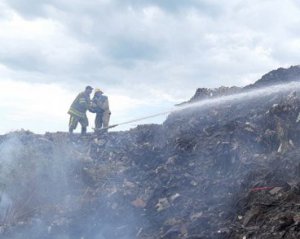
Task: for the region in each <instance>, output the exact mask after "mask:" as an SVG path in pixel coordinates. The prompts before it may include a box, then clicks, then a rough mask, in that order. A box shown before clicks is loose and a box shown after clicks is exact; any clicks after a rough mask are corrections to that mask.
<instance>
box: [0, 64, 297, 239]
mask: <svg viewBox="0 0 300 239" xmlns="http://www.w3.org/2000/svg"><path fill="white" fill-rule="evenodd" d="M292 69H293V70H294V68H292ZM275 75H276V76H277V74H275ZM282 81H283V82H284V79H282ZM258 84H259V83H258ZM229 89H233V90H234V91H235V90H236V88H229ZM201 92H204V94H205V99H207V98H209V97H214V96H213V95H210V94H207V92H209V90H208V91H205V90H201V91H199V90H198V92H197V93H196V95H195V96H194V97H192V100H191V102H197V100H198V101H199V100H200V101H201V100H203V96H202V95H201ZM224 102H225V103H224ZM224 102H222V98H221V99H220V101H218V103H215V104H213V105H209V107H196V106H195V107H193V108H189V109H185V110H181V111H178V112H175V113H172V114H170V115H169V116H168V118H167V119H166V121H165V122H164V123H163V124H162V125H155V124H152V125H151V124H150V125H140V126H138V127H136V128H134V129H132V130H129V131H124V132H109V133H107V134H99V135H94V134H90V135H89V136H87V137H85V138H80V137H79V136H76V137H75V138H74V137H73V138H70V137H69V135H68V134H67V133H46V134H45V135H36V134H33V133H31V132H29V131H18V132H12V133H9V134H6V135H2V136H0V197H1V200H0V235H1V238H4V239H17V238H32V239H35V238H44V239H48V238H49V239H52V238H55V239H71V238H72V239H77V238H78V239H113V238H118V239H133V238H138V239H157V238H165V239H172V238H174V239H175V238H188V239H215V238H216V239H225V238H233V239H235V238H236V239H238V238H239V239H240V238H242V239H248V238H256V239H257V238H264V239H265V238H275V239H276V238H299V237H300V149H299V146H300V136H299V135H300V125H299V121H300V117H299V112H300V92H299V91H298V90H297V89H296V88H295V89H293V88H291V89H289V90H286V91H284V92H280V93H278V92H277V93H274V94H262V95H259V96H257V97H253V98H250V99H246V100H245V99H242V98H241V99H239V100H231V101H224Z"/></svg>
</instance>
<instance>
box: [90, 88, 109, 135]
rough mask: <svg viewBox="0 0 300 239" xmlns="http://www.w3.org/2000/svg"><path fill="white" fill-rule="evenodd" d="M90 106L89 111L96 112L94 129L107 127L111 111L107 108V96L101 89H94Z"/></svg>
mask: <svg viewBox="0 0 300 239" xmlns="http://www.w3.org/2000/svg"><path fill="white" fill-rule="evenodd" d="M91 108H92V110H90V111H91V112H93V113H96V119H95V129H96V130H97V129H101V128H102V127H103V128H107V127H108V126H109V119H110V115H111V112H110V110H109V103H108V98H107V96H105V95H103V91H102V90H100V89H95V94H94V97H93V100H92V106H91Z"/></svg>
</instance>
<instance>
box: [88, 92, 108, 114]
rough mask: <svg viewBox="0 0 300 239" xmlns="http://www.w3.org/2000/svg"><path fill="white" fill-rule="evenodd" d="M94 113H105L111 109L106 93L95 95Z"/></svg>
mask: <svg viewBox="0 0 300 239" xmlns="http://www.w3.org/2000/svg"><path fill="white" fill-rule="evenodd" d="M91 108H92V109H93V111H94V113H100V114H101V113H104V112H106V111H108V112H110V111H109V104H108V98H107V96H105V95H97V96H94V98H93V101H92V107H91Z"/></svg>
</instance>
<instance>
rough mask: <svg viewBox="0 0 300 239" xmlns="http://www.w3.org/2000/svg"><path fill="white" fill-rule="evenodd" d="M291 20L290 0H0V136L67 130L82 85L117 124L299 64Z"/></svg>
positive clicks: (299, 18)
mask: <svg viewBox="0 0 300 239" xmlns="http://www.w3.org/2000/svg"><path fill="white" fill-rule="evenodd" d="M299 25H300V2H299V1H297V0H226V1H225V0H147V1H146V0H88V1H82V0H81V1H80V0H44V1H39V0H26V1H24V0H0V45H1V47H0V117H1V118H0V119H1V120H0V134H4V133H7V132H10V131H14V130H20V129H25V130H30V131H33V132H35V133H44V132H56V131H67V130H68V118H69V116H68V114H67V111H68V108H69V106H70V104H71V103H72V101H73V99H74V98H75V97H76V95H77V94H78V93H79V92H81V91H83V89H84V88H85V86H86V85H92V86H93V87H96V88H100V89H102V90H103V91H104V93H105V94H106V95H107V96H108V97H109V102H110V108H111V111H112V115H111V124H116V123H121V122H124V121H127V120H131V119H135V118H140V117H144V116H147V115H151V114H156V113H158V112H163V111H166V110H169V109H171V108H173V106H174V105H175V104H177V103H180V102H182V101H186V100H188V99H190V98H191V97H192V96H193V94H194V93H195V91H196V89H197V88H199V87H201V88H202V87H209V88H216V87H220V86H245V85H247V84H250V83H254V82H255V81H256V80H258V79H259V78H260V77H261V76H262V75H263V74H265V73H267V72H269V71H271V70H273V69H277V68H279V67H289V66H291V65H298V64H299V62H300V60H299V57H300V38H299V33H300V30H299V29H300V28H299ZM88 115H89V119H90V126H89V130H90V131H91V130H92V128H93V127H94V122H93V121H94V115H92V114H88ZM164 119H165V117H159V118H153V119H149V120H147V121H144V122H140V123H161V122H162V121H163V120H164ZM136 125H137V123H135V124H129V125H127V126H123V127H120V128H116V129H118V130H125V129H128V128H132V127H135V126H136Z"/></svg>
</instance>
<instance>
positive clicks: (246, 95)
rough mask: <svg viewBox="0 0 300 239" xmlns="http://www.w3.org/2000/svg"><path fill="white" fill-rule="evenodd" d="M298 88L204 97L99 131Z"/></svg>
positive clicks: (285, 86) (295, 85) (298, 84)
mask: <svg viewBox="0 0 300 239" xmlns="http://www.w3.org/2000/svg"><path fill="white" fill-rule="evenodd" d="M299 89H300V82H291V83H288V84H279V85H273V86H267V87H264V88H259V89H255V90H249V91H245V92H242V93H236V94H232V95H227V96H220V97H216V98H213V99H212V98H210V99H205V100H201V101H198V102H194V103H189V104H185V105H182V106H177V107H176V108H173V109H170V110H167V111H163V112H160V113H156V114H153V115H148V116H145V117H141V118H137V119H133V120H129V121H125V122H121V123H118V124H114V125H110V126H108V127H105V128H101V129H99V130H97V131H98V132H99V131H105V130H107V129H111V128H115V127H117V126H120V125H127V124H131V123H134V122H139V121H143V120H145V119H151V118H155V117H157V116H161V115H166V114H170V113H174V112H179V111H182V110H185V109H191V108H201V107H202V108H204V107H208V106H212V105H216V104H217V105H222V104H225V103H228V102H231V101H236V100H250V99H253V98H255V97H261V96H267V95H272V94H275V93H280V92H286V91H290V90H294V91H295V90H299Z"/></svg>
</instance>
